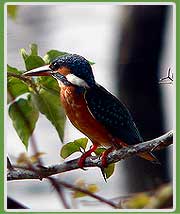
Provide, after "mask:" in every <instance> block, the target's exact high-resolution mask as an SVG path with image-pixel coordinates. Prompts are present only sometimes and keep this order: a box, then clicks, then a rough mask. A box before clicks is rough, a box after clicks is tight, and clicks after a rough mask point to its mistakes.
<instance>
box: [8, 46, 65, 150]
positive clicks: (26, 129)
mask: <svg viewBox="0 0 180 214" xmlns="http://www.w3.org/2000/svg"><path fill="white" fill-rule="evenodd" d="M20 53H21V57H22V59H23V62H24V66H25V70H31V69H34V68H37V67H40V66H43V65H46V64H49V63H50V62H51V61H52V60H53V59H54V58H55V57H57V56H62V55H64V54H66V53H65V52H60V51H57V50H50V51H48V52H47V53H46V54H45V56H44V57H41V56H39V55H38V47H37V45H36V44H31V45H30V53H27V52H26V50H25V49H21V50H20ZM7 72H8V80H7V91H8V104H9V111H8V112H9V116H10V118H11V119H12V123H13V126H14V128H15V130H16V132H17V134H18V136H19V137H20V139H21V141H22V143H23V144H24V145H25V147H26V148H27V147H28V142H29V138H30V136H31V135H32V133H33V131H34V129H35V126H36V123H37V121H38V118H39V113H41V114H44V115H45V116H46V118H47V119H48V120H49V121H50V122H51V124H52V125H53V126H54V127H55V129H56V131H57V133H58V135H59V138H60V140H61V141H63V135H64V124H65V114H64V111H63V108H62V106H61V102H60V97H59V87H58V84H57V82H56V81H55V80H54V79H53V78H51V77H36V78H27V77H23V76H22V75H21V74H22V73H23V71H22V70H19V69H18V68H15V67H12V66H10V65H7Z"/></svg>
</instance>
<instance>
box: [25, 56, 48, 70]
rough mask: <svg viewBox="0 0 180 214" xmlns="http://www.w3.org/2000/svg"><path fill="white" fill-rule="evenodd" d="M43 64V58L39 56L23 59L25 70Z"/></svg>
mask: <svg viewBox="0 0 180 214" xmlns="http://www.w3.org/2000/svg"><path fill="white" fill-rule="evenodd" d="M43 65H45V63H44V60H43V59H42V58H41V57H40V56H29V57H27V58H26V60H25V66H26V70H28V71H29V70H31V69H34V68H38V67H41V66H43Z"/></svg>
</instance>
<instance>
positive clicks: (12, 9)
mask: <svg viewBox="0 0 180 214" xmlns="http://www.w3.org/2000/svg"><path fill="white" fill-rule="evenodd" d="M17 9H18V6H17V5H8V6H7V14H8V16H9V17H11V18H12V19H15V18H16V16H17Z"/></svg>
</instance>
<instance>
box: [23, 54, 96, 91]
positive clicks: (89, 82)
mask: <svg viewBox="0 0 180 214" xmlns="http://www.w3.org/2000/svg"><path fill="white" fill-rule="evenodd" d="M24 75H25V76H52V77H54V78H55V79H57V80H58V81H60V82H61V83H63V84H64V85H75V86H79V87H87V88H88V87H89V88H90V87H93V86H94V85H95V80H94V76H93V73H92V68H91V65H90V64H89V62H88V60H86V59H85V58H84V57H82V56H79V55H76V54H66V55H64V56H61V57H57V58H56V59H54V60H53V61H52V63H51V64H50V65H45V66H42V67H39V68H35V69H33V70H30V71H27V72H25V73H24Z"/></svg>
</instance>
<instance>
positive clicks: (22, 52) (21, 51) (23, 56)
mask: <svg viewBox="0 0 180 214" xmlns="http://www.w3.org/2000/svg"><path fill="white" fill-rule="evenodd" d="M20 54H21V56H22V58H23V59H24V61H25V60H26V59H27V58H28V57H29V54H28V53H27V52H26V50H25V49H24V48H21V49H20Z"/></svg>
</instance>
